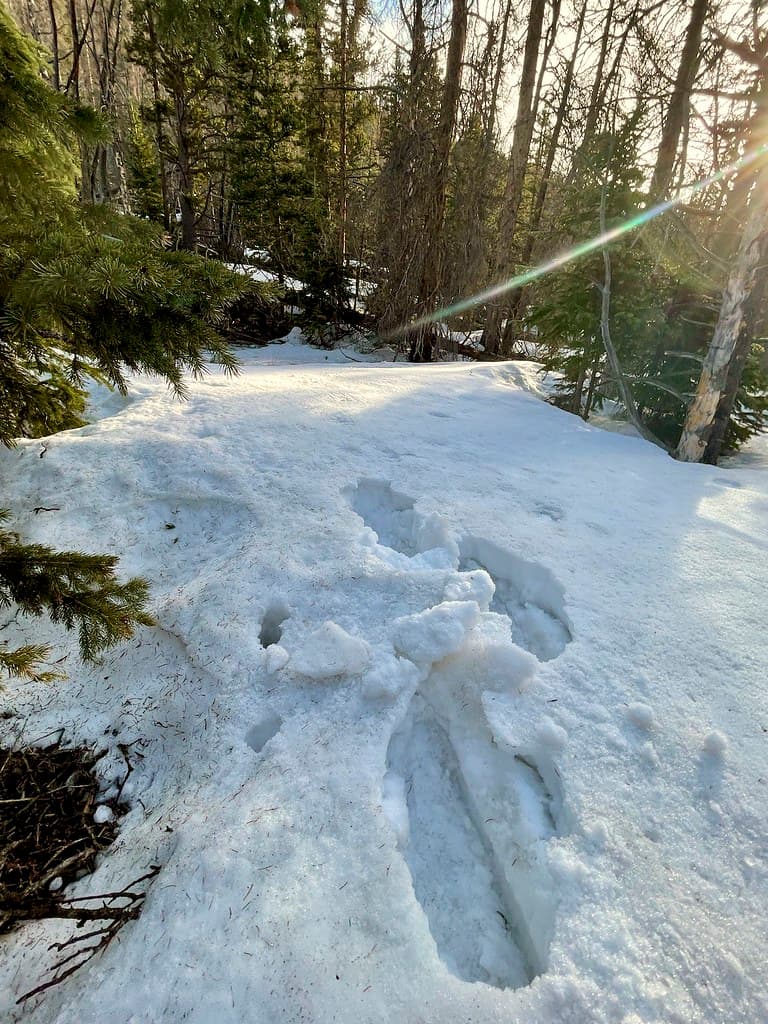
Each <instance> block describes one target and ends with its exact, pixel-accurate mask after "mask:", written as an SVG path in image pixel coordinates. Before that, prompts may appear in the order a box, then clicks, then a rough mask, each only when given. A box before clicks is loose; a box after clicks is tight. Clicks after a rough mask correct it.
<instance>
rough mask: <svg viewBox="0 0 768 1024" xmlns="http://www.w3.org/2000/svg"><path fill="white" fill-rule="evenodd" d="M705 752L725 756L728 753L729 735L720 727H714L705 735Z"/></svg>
mask: <svg viewBox="0 0 768 1024" xmlns="http://www.w3.org/2000/svg"><path fill="white" fill-rule="evenodd" d="M704 752H705V753H706V754H709V756H710V757H725V755H726V754H727V753H728V737H727V736H726V735H725V734H724V733H722V732H720V730H719V729H713V730H712V732H711V733H709V734H708V735H707V736H705V737H704Z"/></svg>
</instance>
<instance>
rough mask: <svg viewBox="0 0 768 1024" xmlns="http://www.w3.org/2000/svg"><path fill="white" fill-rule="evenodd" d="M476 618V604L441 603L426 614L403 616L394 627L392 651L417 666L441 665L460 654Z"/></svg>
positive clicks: (467, 602)
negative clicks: (435, 663) (444, 660)
mask: <svg viewBox="0 0 768 1024" xmlns="http://www.w3.org/2000/svg"><path fill="white" fill-rule="evenodd" d="M479 618H480V609H479V607H478V605H477V602H476V601H444V602H443V603H442V604H438V605H435V606H434V607H433V608H428V609H427V611H425V612H419V613H418V614H416V615H405V616H403V617H402V618H400V619H395V621H394V623H393V634H394V636H393V640H394V644H395V650H396V651H397V652H398V654H402V655H404V656H405V657H406V658H409V659H410V660H411V661H415V662H416V663H417V664H419V663H422V664H423V663H434V662H436V661H441V660H442V659H443V658H447V657H448V655H449V654H456V652H457V651H459V650H461V648H462V646H463V645H464V640H465V638H466V635H467V633H468V632H469V630H470V629H472V628H473V627H474V626H476V625H477V623H478V620H479Z"/></svg>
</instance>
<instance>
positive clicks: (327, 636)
mask: <svg viewBox="0 0 768 1024" xmlns="http://www.w3.org/2000/svg"><path fill="white" fill-rule="evenodd" d="M370 657H371V653H370V648H369V647H368V644H367V643H366V642H365V641H364V640H360V639H359V638H358V637H354V636H350V635H349V633H347V632H346V631H345V630H343V629H342V628H341V626H337V625H336V623H335V622H330V621H329V622H324V623H323V624H322V626H320V627H319V628H318V629H316V630H315V631H314V633H311V634H310V635H309V636H308V637H307V638H306V640H305V641H304V644H303V645H302V647H301V648H300V649H299V650H298V652H297V653H296V654H294V655H293V668H294V669H295V671H296V672H298V673H299V674H300V675H303V676H307V677H308V678H309V679H332V678H333V677H334V676H346V675H349V676H356V675H359V674H360V673H361V672H363V671H364V670H365V668H366V667H367V666H368V662H369V661H370Z"/></svg>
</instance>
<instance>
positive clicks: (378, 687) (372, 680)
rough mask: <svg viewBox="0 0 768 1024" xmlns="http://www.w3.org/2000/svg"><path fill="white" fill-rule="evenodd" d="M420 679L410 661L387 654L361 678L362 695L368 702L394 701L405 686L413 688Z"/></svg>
mask: <svg viewBox="0 0 768 1024" xmlns="http://www.w3.org/2000/svg"><path fill="white" fill-rule="evenodd" d="M420 677H421V673H420V672H419V670H418V668H417V667H416V666H415V665H414V664H413V662H412V661H408V659H407V658H397V657H395V655H394V654H388V655H385V656H384V657H383V658H381V659H378V660H377V663H376V664H374V665H373V667H372V668H371V669H370V670H369V671H368V672H366V673H365V675H364V676H363V693H364V694H365V696H366V697H368V698H369V699H370V700H394V699H395V698H396V697H397V696H398V694H400V693H401V692H402V691H403V690H404V689H405V688H406V686H409V685H410V686H415V685H416V684H417V683H418V682H419V679H420Z"/></svg>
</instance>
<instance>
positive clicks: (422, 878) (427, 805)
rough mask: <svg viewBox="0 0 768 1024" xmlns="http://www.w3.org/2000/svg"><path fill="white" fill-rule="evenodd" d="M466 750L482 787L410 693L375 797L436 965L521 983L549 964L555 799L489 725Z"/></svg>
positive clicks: (438, 718) (466, 976) (496, 981)
mask: <svg viewBox="0 0 768 1024" xmlns="http://www.w3.org/2000/svg"><path fill="white" fill-rule="evenodd" d="M436 692H439V684H438V687H437V688H435V689H433V693H436ZM441 699H442V698H441ZM468 713H469V714H470V715H471V714H472V712H471V711H469V712H468ZM462 749H463V751H464V754H465V756H466V757H467V760H468V763H469V764H470V765H471V764H474V765H475V766H477V765H478V764H482V765H483V769H482V773H481V776H480V777H479V778H480V785H479V786H478V784H477V781H475V784H473V783H472V780H471V778H470V777H469V776H468V775H467V773H466V771H465V770H464V768H463V767H462V758H461V756H460V755H459V753H458V752H457V748H455V747H454V744H453V742H452V740H451V737H450V735H449V729H448V727H447V726H446V724H445V722H444V720H443V719H442V715H441V714H440V713H439V711H438V710H436V708H435V707H434V706H433V704H432V703H431V702H430V700H428V699H425V698H424V697H423V696H422V695H421V694H420V693H417V694H416V695H415V697H414V698H413V700H412V702H411V706H410V708H409V710H408V712H407V714H406V717H405V720H404V721H403V724H402V725H401V726H400V727H399V729H397V730H396V732H395V733H394V734H393V736H392V739H391V741H390V744H389V749H388V751H387V774H386V776H385V778H384V786H383V798H382V803H383V806H384V808H385V811H386V814H387V817H388V818H389V820H390V823H391V824H392V826H393V828H394V830H395V833H396V835H397V840H398V848H399V849H400V852H401V853H402V855H403V858H404V859H405V862H406V864H407V866H408V869H409V871H410V873H411V878H412V880H413V888H414V893H415V895H416V898H417V900H418V901H419V903H420V904H421V906H422V908H423V910H424V912H425V914H426V916H427V920H428V922H429V929H430V932H431V934H432V937H433V939H434V940H435V944H436V946H437V951H438V953H439V955H440V957H441V959H442V960H443V962H444V963H445V964H446V966H447V967H448V968H449V970H450V971H451V972H452V973H453V974H455V975H456V976H457V977H458V978H461V979H462V980H463V981H470V982H475V981H482V982H485V983H486V984H490V985H494V986H496V987H498V988H520V987H522V986H525V985H527V984H529V983H530V982H531V981H532V980H533V979H534V978H535V977H537V976H538V975H539V974H541V973H543V971H544V970H546V966H547V957H548V952H549V944H550V941H551V937H552V933H553V930H554V919H555V909H556V902H557V901H556V897H555V895H554V887H553V882H552V878H551V876H550V874H549V871H548V869H547V867H546V863H545V859H544V857H543V854H542V852H541V850H540V843H541V841H546V840H547V839H550V838H551V837H552V836H554V835H557V834H558V828H557V817H558V810H557V807H556V803H557V799H553V795H552V792H551V790H552V788H553V787H552V785H547V783H545V781H544V777H543V775H542V772H541V771H540V770H539V768H538V767H537V766H536V764H535V763H534V761H533V759H532V757H529V756H526V757H521V756H517V755H514V754H512V753H511V752H509V751H506V750H503V749H501V748H500V747H498V746H496V745H495V744H494V743H493V741H492V739H491V735H490V733H489V732H488V730H487V729H486V728H484V727H483V728H481V729H479V730H478V731H477V734H476V738H475V740H474V741H473V742H472V743H471V744H469V745H468V746H467V745H465V746H464V747H463V748H462ZM489 780H492V781H489ZM557 798H558V799H561V794H559V795H558V797H557Z"/></svg>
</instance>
